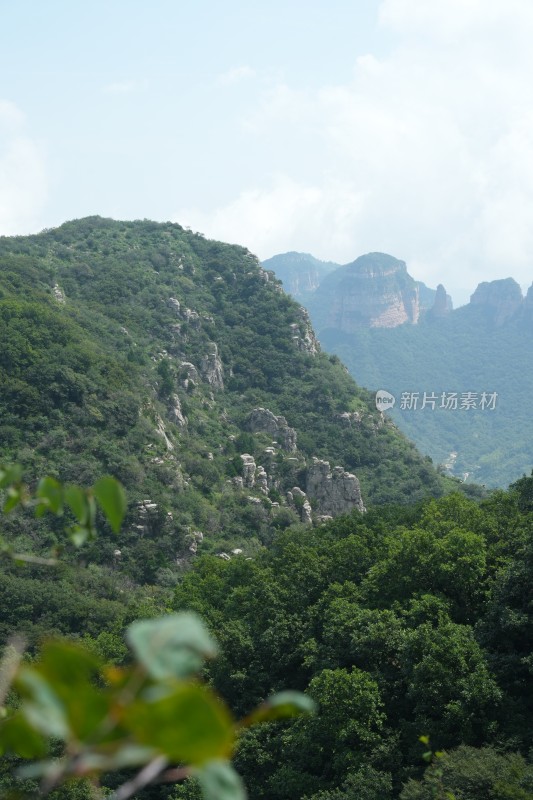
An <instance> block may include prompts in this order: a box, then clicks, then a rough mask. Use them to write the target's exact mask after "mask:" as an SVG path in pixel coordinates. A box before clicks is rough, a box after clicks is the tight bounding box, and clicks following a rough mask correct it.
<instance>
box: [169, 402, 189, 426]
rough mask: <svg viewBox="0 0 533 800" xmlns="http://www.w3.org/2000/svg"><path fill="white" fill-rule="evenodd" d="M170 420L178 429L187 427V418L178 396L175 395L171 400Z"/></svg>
mask: <svg viewBox="0 0 533 800" xmlns="http://www.w3.org/2000/svg"><path fill="white" fill-rule="evenodd" d="M168 418H169V419H170V421H171V422H173V423H174V425H177V426H178V428H184V427H185V426H186V425H187V418H186V417H185V416H184V414H183V411H182V409H181V403H180V399H179V397H178V395H177V394H173V395H172V396H171V398H170V406H169V409H168Z"/></svg>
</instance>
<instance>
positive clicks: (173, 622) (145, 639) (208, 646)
mask: <svg viewBox="0 0 533 800" xmlns="http://www.w3.org/2000/svg"><path fill="white" fill-rule="evenodd" d="M126 637H127V640H128V642H129V644H130V645H131V647H132V649H133V650H134V652H135V655H136V656H137V658H138V660H139V661H140V662H141V664H142V665H143V666H144V667H145V669H146V670H147V671H148V673H149V674H150V675H151V676H152V677H153V678H156V679H157V680H163V679H165V678H185V677H188V676H189V675H192V674H194V673H195V672H198V670H199V669H200V668H201V667H202V664H203V661H204V659H205V658H212V657H213V656H215V655H216V653H217V647H216V644H215V642H214V640H213V639H212V638H211V635H210V633H209V631H208V630H207V628H206V626H205V625H204V623H203V622H202V620H201V619H200V617H198V616H196V614H192V613H187V612H185V613H182V614H169V615H167V616H165V617H158V618H157V619H149V620H139V621H137V622H134V623H133V624H132V625H130V626H129V628H128V630H127V633H126Z"/></svg>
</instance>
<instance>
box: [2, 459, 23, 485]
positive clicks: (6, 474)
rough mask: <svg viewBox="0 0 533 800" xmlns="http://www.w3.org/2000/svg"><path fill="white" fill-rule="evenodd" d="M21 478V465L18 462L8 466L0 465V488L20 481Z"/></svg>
mask: <svg viewBox="0 0 533 800" xmlns="http://www.w3.org/2000/svg"><path fill="white" fill-rule="evenodd" d="M21 480H22V467H21V466H20V465H19V464H14V465H13V466H10V467H0V489H5V488H6V487H7V486H11V485H12V484H14V483H20V481H21Z"/></svg>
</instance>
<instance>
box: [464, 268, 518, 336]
mask: <svg viewBox="0 0 533 800" xmlns="http://www.w3.org/2000/svg"><path fill="white" fill-rule="evenodd" d="M528 294H529V293H528ZM526 300H527V298H526ZM523 302H524V300H523V297H522V290H521V289H520V286H519V285H518V283H517V282H516V281H515V280H513V278H505V279H503V280H499V281H490V282H489V281H484V282H483V283H480V284H479V286H478V287H477V289H476V291H475V292H474V294H473V295H472V296H471V298H470V304H471V305H472V306H477V307H479V308H483V309H485V310H486V312H487V314H488V315H489V316H490V319H491V321H492V322H493V323H494V325H495V326H496V327H500V326H501V325H503V324H504V323H505V322H507V320H508V319H510V318H511V317H512V316H514V314H515V313H516V312H517V311H518V310H519V309H520V307H521V306H522V304H523Z"/></svg>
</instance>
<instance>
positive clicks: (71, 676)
mask: <svg viewBox="0 0 533 800" xmlns="http://www.w3.org/2000/svg"><path fill="white" fill-rule="evenodd" d="M100 667H101V665H100V661H99V659H98V658H97V657H96V656H95V655H94V653H91V652H90V651H88V650H87V649H85V648H84V647H81V646H80V645H78V644H74V643H73V642H65V641H60V640H59V641H56V640H54V641H50V642H47V643H46V644H45V645H44V647H43V651H42V658H41V661H40V662H39V663H38V664H37V665H36V666H35V667H34V669H35V670H37V671H38V672H39V674H40V675H41V676H42V677H43V678H44V679H45V680H46V681H47V682H48V685H49V686H50V687H51V688H52V689H53V691H54V693H55V695H56V696H57V697H58V698H59V700H60V702H61V703H62V705H63V708H64V713H65V716H66V718H67V720H68V726H69V729H70V730H71V731H72V732H73V734H74V735H75V736H76V738H78V739H79V740H81V741H83V740H85V739H87V738H90V737H91V736H92V735H94V731H95V730H96V728H97V726H98V725H99V724H100V723H101V721H102V720H103V719H104V718H105V717H106V715H107V714H108V712H109V709H110V703H111V700H110V697H109V695H108V693H106V692H104V691H102V689H101V688H99V686H98V681H99V679H100V674H101V673H100Z"/></svg>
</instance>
